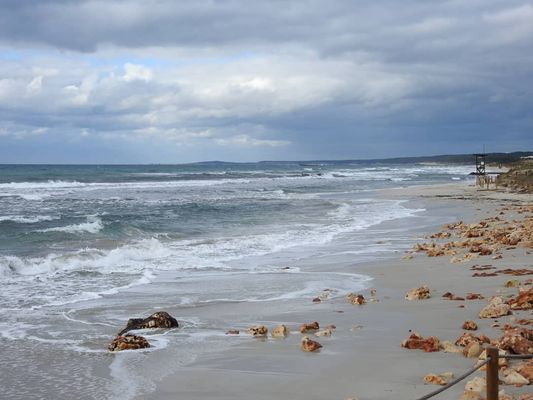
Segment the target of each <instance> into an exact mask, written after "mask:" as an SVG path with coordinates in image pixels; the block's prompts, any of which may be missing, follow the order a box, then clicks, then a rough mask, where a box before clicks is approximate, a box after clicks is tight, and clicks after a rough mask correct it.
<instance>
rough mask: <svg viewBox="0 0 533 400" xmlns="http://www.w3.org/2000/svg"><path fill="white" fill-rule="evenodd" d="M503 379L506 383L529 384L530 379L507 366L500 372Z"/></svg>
mask: <svg viewBox="0 0 533 400" xmlns="http://www.w3.org/2000/svg"><path fill="white" fill-rule="evenodd" d="M500 379H501V381H502V382H503V383H504V384H506V385H516V386H522V385H529V380H528V379H527V378H525V377H523V376H522V375H520V374H519V373H518V372H516V371H515V370H514V369H512V368H505V369H504V370H502V371H501V374H500Z"/></svg>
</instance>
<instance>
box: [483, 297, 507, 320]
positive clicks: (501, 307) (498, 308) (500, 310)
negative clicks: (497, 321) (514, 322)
mask: <svg viewBox="0 0 533 400" xmlns="http://www.w3.org/2000/svg"><path fill="white" fill-rule="evenodd" d="M508 314H510V307H509V305H508V304H505V302H504V301H503V299H502V298H501V297H498V296H495V297H493V298H492V299H491V300H490V301H489V304H488V305H487V306H485V307H484V308H483V309H482V310H481V311H480V312H479V318H498V317H501V316H504V315H508Z"/></svg>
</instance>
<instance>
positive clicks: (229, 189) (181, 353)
mask: <svg viewBox="0 0 533 400" xmlns="http://www.w3.org/2000/svg"><path fill="white" fill-rule="evenodd" d="M471 170H472V166H466V165H436V164H431V165H428V164H425V165H423V164H402V165H391V164H378V163H370V162H366V163H356V162H352V163H350V162H309V163H299V162H263V163H242V164H240V163H239V164H237V163H219V162H211V163H210V162H207V163H198V164H188V165H120V166H118V165H117V166H115V165H101V166H96V165H91V166H89V165H87V166H82V165H80V166H75V165H65V166H57V165H0V281H1V283H2V285H1V286H2V290H1V292H0V335H1V337H2V338H3V342H4V347H7V348H9V349H10V350H9V351H5V350H4V351H2V358H3V360H4V363H3V364H2V368H1V373H2V375H3V377H4V382H7V384H6V389H5V391H4V393H6V395H7V396H8V397H7V398H28V397H27V395H28V393H33V394H34V395H35V394H37V397H36V398H39V396H38V394H39V393H40V390H42V393H43V396H44V397H42V398H46V396H47V395H48V394H50V393H55V394H56V395H57V397H56V398H68V397H69V396H68V393H71V392H68V390H73V388H74V389H75V390H76V393H77V398H80V399H81V398H112V397H116V398H133V397H135V396H136V395H138V394H139V393H140V392H139V391H141V392H142V391H143V390H144V391H148V392H149V390H150V388H151V387H153V385H154V383H153V382H154V380H155V379H156V377H157V376H160V375H161V374H164V373H163V372H161V371H162V370H159V369H158V368H157V367H156V366H155V364H154V365H153V366H152V369H151V370H149V371H146V370H143V371H141V370H138V368H140V367H135V366H132V365H131V364H130V363H129V362H126V361H125V360H127V358H126V357H130V358H131V357H137V356H132V355H131V352H130V355H127V356H122V355H114V354H109V353H108V352H107V350H106V346H107V344H108V343H109V342H110V341H111V340H112V338H113V335H114V334H116V332H118V331H119V330H120V329H121V327H122V326H124V325H125V323H126V321H127V319H128V318H131V317H142V316H148V315H149V314H151V313H152V312H154V311H157V310H169V311H171V313H172V314H174V316H175V317H176V318H177V319H178V320H179V321H180V324H181V326H182V328H180V329H179V330H175V331H170V332H160V331H157V332H155V333H153V334H150V333H148V334H147V338H148V339H149V341H150V342H151V343H152V345H153V347H152V348H151V349H150V350H149V351H150V352H157V351H160V350H163V349H166V351H169V350H168V349H169V348H172V349H173V350H172V351H174V352H175V356H176V359H178V360H179V362H178V363H177V364H179V365H182V366H183V365H186V364H187V363H188V362H191V361H193V360H194V359H195V358H196V357H198V355H200V354H201V353H202V351H206V348H207V347H209V346H207V344H209V343H217V346H219V347H220V346H222V347H223V346H226V345H227V340H226V337H224V336H225V335H224V329H226V328H228V327H241V328H242V327H244V326H246V325H247V324H248V325H250V324H253V322H255V321H256V320H257V319H260V317H259V316H258V315H257V313H259V312H261V315H262V316H264V315H268V310H269V309H270V308H272V309H277V310H279V308H280V307H289V306H290V307H292V308H294V307H307V306H308V305H309V304H310V303H311V299H312V298H314V297H316V296H317V295H318V293H320V292H321V291H322V290H323V289H324V288H329V289H331V290H332V293H334V296H338V297H340V296H343V295H345V294H346V293H348V292H352V291H358V290H362V289H364V288H366V287H368V285H369V281H370V278H369V277H368V276H364V275H361V274H358V273H357V271H356V268H352V267H353V265H356V264H357V263H361V262H364V261H369V260H375V259H379V258H380V257H382V258H383V257H390V255H391V254H393V253H394V252H400V251H404V250H406V249H407V248H408V247H409V246H410V245H411V244H412V239H413V238H412V232H411V231H410V228H411V227H412V226H423V225H424V224H427V225H431V224H436V223H439V222H441V221H436V220H434V219H430V217H429V216H427V215H425V214H424V208H421V207H420V206H419V205H416V204H409V203H408V202H405V201H402V200H397V199H392V198H386V196H382V195H380V190H381V189H392V188H396V187H405V186H411V185H422V184H434V183H451V182H454V181H461V180H466V179H469V178H468V173H469V172H471ZM405 221H407V222H405ZM442 222H445V221H442ZM383 224H389V225H388V227H387V229H383V228H382V226H383ZM333 256H336V257H344V259H345V260H348V261H349V263H350V265H351V266H352V267H351V268H345V267H343V268H335V267H331V266H328V263H325V262H321V261H320V260H324V259H326V258H327V257H333ZM303 260H305V262H304V261H303ZM309 260H316V262H315V263H313V262H309ZM221 305H223V307H222V308H221ZM246 307H249V308H246ZM220 310H223V311H220ZM237 310H239V311H238V312H237ZM243 310H245V311H243ZM246 310H248V311H246ZM229 316H232V317H233V318H234V319H233V320H232V321H229V320H228V318H229ZM176 344H179V346H177V345H176ZM46 354H47V355H46ZM50 354H54V357H53V358H52V361H50V360H51V359H50ZM50 362H52V363H53V368H49V363H50ZM102 362H108V363H109V365H110V367H109V368H110V371H111V378H109V377H107V378H105V377H103V376H101V374H99V373H97V372H95V371H97V368H96V366H97V365H101V363H102ZM128 368H129V369H128ZM135 368H137V370H136V369H135ZM166 368H167V369H166V371H170V370H172V368H170V367H168V365H167V366H166ZM126 369H128V371H129V372H128V373H127V374H125V373H124V371H125V370H126ZM22 373H23V374H24V376H25V379H26V380H27V381H29V382H31V383H30V384H26V385H25V386H24V387H22V386H21V384H20V382H21V381H20V379H21V378H20V376H21V374H22ZM151 374H153V376H152V375H151ZM158 374H159V375H158ZM132 377H134V378H135V379H136V380H135V379H133V380H132ZM110 379H111V380H110ZM132 382H136V383H135V384H133V383H132ZM73 385H74V386H73ZM25 391H26V392H25ZM128 393H129V394H130V395H129V394H128Z"/></svg>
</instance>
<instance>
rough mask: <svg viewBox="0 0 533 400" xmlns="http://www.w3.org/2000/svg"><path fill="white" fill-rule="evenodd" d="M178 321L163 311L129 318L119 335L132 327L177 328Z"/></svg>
mask: <svg viewBox="0 0 533 400" xmlns="http://www.w3.org/2000/svg"><path fill="white" fill-rule="evenodd" d="M178 326H179V325H178V321H177V320H176V318H174V317H172V316H171V315H170V314H169V313H167V312H165V311H159V312H156V313H154V314H152V315H150V316H149V317H148V318H131V319H129V320H128V323H127V324H126V327H125V328H124V329H122V330H121V331H120V332H119V334H118V335H119V336H121V335H123V334H124V333H126V332H128V331H131V330H134V329H146V328H177V327H178Z"/></svg>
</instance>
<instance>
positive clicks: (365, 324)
mask: <svg viewBox="0 0 533 400" xmlns="http://www.w3.org/2000/svg"><path fill="white" fill-rule="evenodd" d="M385 194H386V196H387V197H396V198H406V199H407V198H409V199H413V198H417V197H418V198H423V199H424V201H435V202H441V203H442V202H450V201H454V202H455V201H459V202H462V203H461V204H462V205H463V204H464V207H465V208H468V209H470V210H471V213H472V221H471V222H474V221H477V220H480V219H483V218H487V217H489V216H494V215H496V212H497V211H496V210H497V209H498V208H500V207H501V206H502V205H517V204H523V203H524V202H528V201H529V202H531V200H532V199H531V196H528V195H514V194H509V193H503V192H499V193H495V192H492V191H481V190H476V189H475V188H473V187H471V186H466V184H464V183H463V184H453V185H440V186H430V187H417V188H406V189H402V190H388V191H387V192H386V193H385ZM515 217H520V218H522V217H524V215H523V214H522V215H515V214H513V213H512V212H508V213H507V214H506V215H505V218H511V219H512V218H515ZM449 222H454V221H453V220H452V221H449ZM467 222H469V221H467ZM414 244H415V242H414V241H413V245H414ZM529 250H531V249H529ZM502 254H503V258H502V259H499V260H494V259H492V257H491V256H481V257H479V258H477V259H475V260H472V261H469V262H465V263H460V264H453V263H450V258H451V257H450V256H442V257H427V256H426V255H425V254H417V255H416V257H415V258H414V259H411V260H402V259H401V255H398V256H397V258H396V259H392V260H390V261H386V262H380V263H372V264H367V265H362V266H361V265H358V266H357V270H356V271H354V272H358V273H363V274H368V275H370V276H372V277H373V278H374V281H373V282H372V283H371V284H372V287H373V288H376V290H377V295H376V297H377V299H378V300H379V301H377V302H370V303H368V304H366V305H363V306H354V305H351V304H349V303H348V302H346V300H344V299H337V300H332V301H326V302H323V303H320V304H317V305H316V306H315V307H314V308H312V311H310V312H306V313H297V312H294V313H293V312H290V311H289V312H284V313H282V314H281V315H279V316H276V317H275V318H272V320H271V321H261V322H263V323H266V324H267V325H269V327H270V328H272V327H274V326H275V325H276V324H277V323H285V324H287V325H288V326H289V327H290V328H291V330H292V333H291V335H290V336H289V337H288V338H286V339H273V338H271V337H269V338H268V339H265V340H261V339H255V338H252V337H250V338H249V340H245V341H241V342H240V343H242V344H240V345H237V346H235V347H233V348H231V350H228V351H224V352H213V355H212V356H208V357H202V358H201V359H199V360H197V361H196V362H195V363H193V364H191V365H187V366H185V367H183V368H181V369H180V371H179V372H178V373H177V374H174V375H172V376H171V377H168V378H165V379H164V380H162V381H161V382H159V383H158V385H157V389H156V392H155V393H153V394H152V395H151V396H150V397H151V398H158V399H176V398H182V399H191V400H192V399H306V400H309V399H347V398H357V399H359V400H363V399H415V398H417V397H420V396H422V395H424V394H426V393H428V392H431V391H433V390H435V389H436V388H437V387H436V386H433V385H426V384H424V381H423V377H424V375H425V374H427V373H442V372H447V371H450V372H453V373H454V374H455V375H460V374H461V373H463V372H464V371H466V370H468V369H469V368H471V367H472V366H473V364H474V362H475V360H472V359H467V358H465V357H462V356H461V355H458V354H450V353H443V352H437V353H425V352H423V351H421V350H407V349H404V348H401V347H400V342H401V341H402V340H404V339H406V338H407V337H408V336H409V330H410V329H412V330H415V331H418V332H420V333H421V334H422V335H423V336H424V337H427V336H430V335H434V336H437V337H439V338H440V339H441V340H449V341H452V342H453V341H455V340H456V338H458V337H459V336H460V335H461V333H462V332H464V331H463V330H462V329H461V326H462V324H463V322H464V321H465V320H473V321H476V322H477V324H478V325H479V330H478V331H476V332H475V334H481V333H483V334H486V335H487V336H489V337H490V338H497V337H499V336H501V335H502V332H501V330H500V329H499V328H492V327H491V325H492V324H493V323H494V321H493V320H489V319H479V317H478V313H479V311H480V309H481V308H482V307H484V306H485V305H486V304H487V300H473V301H450V300H446V299H443V298H442V297H441V296H442V294H443V293H445V292H448V291H450V292H453V293H454V294H456V295H458V296H465V295H466V294H467V292H476V293H482V294H483V295H484V296H486V297H489V296H492V295H496V294H516V292H517V289H516V288H505V287H504V283H505V282H506V281H507V280H509V279H517V280H519V281H522V282H523V281H525V280H526V279H528V278H531V276H522V277H509V276H507V275H502V276H496V277H481V278H475V277H472V273H473V272H475V271H472V270H471V269H470V267H471V266H473V265H476V264H477V265H479V264H491V265H492V266H494V267H497V268H525V267H527V268H532V267H533V265H532V264H533V256H532V255H531V253H530V252H529V251H528V249H524V248H516V249H512V250H504V251H503V253H502ZM421 285H427V286H429V288H430V289H431V292H432V298H430V299H427V300H420V301H407V300H405V299H404V296H405V293H406V292H407V291H408V290H409V289H411V288H413V287H418V286H421ZM362 294H364V296H365V297H366V298H367V299H368V298H370V297H371V296H370V290H366V291H364V292H362ZM460 304H464V308H459V307H458V306H459V305H460ZM514 317H520V318H531V312H530V311H529V312H528V311H519V312H515V313H514V315H513V316H507V317H502V318H500V319H499V320H500V322H501V323H502V325H503V323H504V322H506V321H510V320H512V318H514ZM315 320H316V321H319V322H320V324H321V325H322V326H326V325H328V324H335V325H336V326H337V329H336V331H335V332H334V333H333V335H332V336H331V337H326V338H324V337H321V338H314V339H317V340H318V341H320V342H321V343H322V345H323V346H324V347H323V348H322V349H321V350H320V352H318V353H312V354H310V353H303V352H302V351H301V350H300V349H299V342H300V340H301V338H302V335H301V334H300V333H299V332H298V331H297V328H298V326H299V324H300V323H303V322H311V321H315ZM354 326H362V327H361V328H358V327H354ZM241 335H243V333H242V332H241ZM477 375H478V376H483V375H484V373H482V372H479V373H477ZM465 382H466V381H465ZM504 388H505V390H506V392H507V393H531V392H532V391H533V390H532V389H531V385H530V386H527V387H522V388H514V387H508V386H505V387H504ZM463 389H464V383H462V384H459V385H456V386H455V387H453V388H450V389H449V390H448V391H446V392H444V393H443V394H441V395H439V396H438V397H436V398H438V399H457V398H459V397H460V395H461V393H462V392H463Z"/></svg>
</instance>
